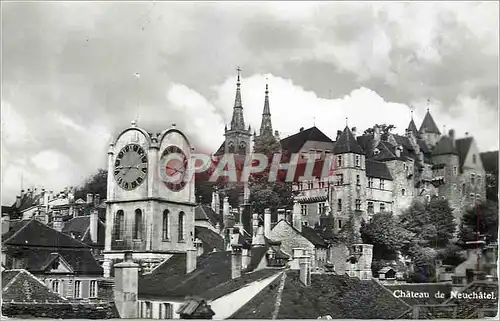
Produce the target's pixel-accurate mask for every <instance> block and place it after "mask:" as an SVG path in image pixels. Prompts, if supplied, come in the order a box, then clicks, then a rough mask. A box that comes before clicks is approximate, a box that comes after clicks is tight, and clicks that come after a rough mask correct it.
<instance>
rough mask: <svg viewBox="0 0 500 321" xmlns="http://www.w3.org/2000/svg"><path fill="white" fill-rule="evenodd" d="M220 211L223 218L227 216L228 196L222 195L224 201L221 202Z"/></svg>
mask: <svg viewBox="0 0 500 321" xmlns="http://www.w3.org/2000/svg"><path fill="white" fill-rule="evenodd" d="M222 213H223V215H224V218H226V217H229V215H230V213H229V197H224V203H223V204H222Z"/></svg>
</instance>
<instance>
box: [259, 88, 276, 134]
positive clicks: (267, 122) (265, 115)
mask: <svg viewBox="0 0 500 321" xmlns="http://www.w3.org/2000/svg"><path fill="white" fill-rule="evenodd" d="M265 93H266V96H265V98H264V111H263V112H262V121H261V123H260V136H263V135H269V136H272V135H273V124H272V122H271V109H270V108H269V86H268V84H266V92H265Z"/></svg>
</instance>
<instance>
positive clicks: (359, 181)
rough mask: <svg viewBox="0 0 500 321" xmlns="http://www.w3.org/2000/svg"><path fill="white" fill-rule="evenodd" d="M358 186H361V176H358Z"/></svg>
mask: <svg viewBox="0 0 500 321" xmlns="http://www.w3.org/2000/svg"><path fill="white" fill-rule="evenodd" d="M356 185H357V186H361V176H359V175H356Z"/></svg>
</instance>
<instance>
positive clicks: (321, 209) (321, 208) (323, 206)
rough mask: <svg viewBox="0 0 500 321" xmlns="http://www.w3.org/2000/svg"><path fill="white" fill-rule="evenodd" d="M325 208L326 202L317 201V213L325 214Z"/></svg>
mask: <svg viewBox="0 0 500 321" xmlns="http://www.w3.org/2000/svg"><path fill="white" fill-rule="evenodd" d="M325 209H326V204H325V203H319V204H318V211H319V214H325V212H326V211H325Z"/></svg>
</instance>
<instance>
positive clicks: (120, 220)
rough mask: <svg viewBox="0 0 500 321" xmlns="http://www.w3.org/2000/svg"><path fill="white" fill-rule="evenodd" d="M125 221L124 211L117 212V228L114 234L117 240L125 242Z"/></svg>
mask: <svg viewBox="0 0 500 321" xmlns="http://www.w3.org/2000/svg"><path fill="white" fill-rule="evenodd" d="M124 221H125V214H124V213H123V211H122V210H119V211H118V212H116V217H115V228H114V230H115V231H114V234H115V240H123V231H124V223H125V222H124Z"/></svg>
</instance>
